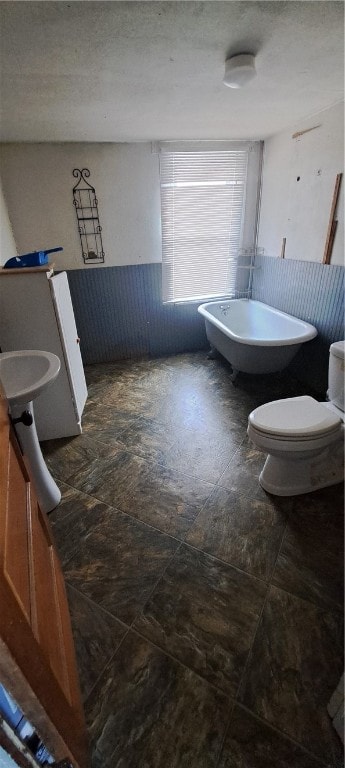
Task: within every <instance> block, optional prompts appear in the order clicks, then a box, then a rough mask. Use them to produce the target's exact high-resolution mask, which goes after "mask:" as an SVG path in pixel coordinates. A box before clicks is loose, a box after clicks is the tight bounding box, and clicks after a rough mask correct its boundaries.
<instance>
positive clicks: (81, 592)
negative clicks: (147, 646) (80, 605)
mask: <svg viewBox="0 0 345 768" xmlns="http://www.w3.org/2000/svg"><path fill="white" fill-rule="evenodd" d="M66 584H68V587H69V589H71V590H72V591H73V592H77V593H78V595H81V597H82V598H83V600H85V601H86V602H87V603H90V605H92V606H94V607H95V608H97V609H98V610H100V611H102V613H105V614H106V615H107V616H109V617H110V618H111V619H113V620H115V621H117V622H118V623H119V624H121V626H122V627H123V628H124V629H130V625H129V624H126V622H125V621H123V619H119V618H118V616H115V614H114V613H111V611H108V609H107V608H103V605H99V603H96V602H95V601H94V600H92V598H91V597H89V596H88V595H85V593H84V592H83V591H82V590H81V589H78V587H76V586H75V585H74V584H72V583H71V582H70V581H68V580H67V579H66Z"/></svg>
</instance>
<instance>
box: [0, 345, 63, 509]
mask: <svg viewBox="0 0 345 768" xmlns="http://www.w3.org/2000/svg"><path fill="white" fill-rule="evenodd" d="M59 370H60V360H59V358H58V357H57V356H56V355H53V354H52V353H51V352H42V351H40V350H31V349H30V350H28V349H25V350H20V351H16V352H2V353H0V380H1V382H2V385H3V388H4V390H5V394H6V397H7V399H8V401H9V404H10V411H11V416H12V419H13V421H14V428H15V430H16V434H17V437H18V440H19V442H20V445H21V448H22V451H23V455H24V457H25V461H26V464H27V467H28V470H29V473H30V477H31V479H32V481H33V484H34V487H35V491H36V494H37V498H38V502H39V505H40V507H41V509H42V512H51V510H52V509H54V508H55V507H56V506H57V505H58V504H59V502H60V500H61V493H60V491H59V489H58V487H57V485H56V483H55V480H53V478H52V476H51V474H50V472H49V470H48V468H47V465H46V463H45V461H44V458H43V456H42V451H41V448H40V444H39V442H38V437H37V432H36V426H35V419H34V411H33V403H32V401H33V400H34V399H35V398H36V397H38V395H40V394H41V392H43V390H45V389H46V387H48V386H49V384H51V383H52V382H53V381H55V379H56V377H57V375H58V373H59ZM25 411H27V412H29V414H31V417H32V420H31V419H30V418H25V416H24V423H23V421H21V417H22V415H23V414H24V412H25ZM25 422H26V423H25Z"/></svg>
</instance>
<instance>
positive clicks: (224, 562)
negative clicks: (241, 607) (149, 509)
mask: <svg viewBox="0 0 345 768" xmlns="http://www.w3.org/2000/svg"><path fill="white" fill-rule="evenodd" d="M65 485H68V483H65ZM69 488H72V489H73V490H74V491H76V492H77V493H80V494H81V495H84V496H87V497H88V498H90V499H92V500H93V501H97V502H98V503H100V504H104V506H106V507H108V509H110V510H112V511H114V512H119V513H120V514H121V515H125V516H126V517H128V518H129V519H130V520H133V522H135V523H138V524H139V525H144V526H145V527H146V528H149V529H151V530H153V531H155V533H159V534H161V535H162V536H167V537H168V538H170V539H172V540H173V541H176V542H177V543H178V545H179V546H178V547H177V549H179V548H180V545H184V546H185V547H188V548H190V549H192V550H195V551H196V552H201V553H202V554H203V555H206V556H207V557H210V558H211V559H212V560H215V561H216V562H217V563H221V564H222V565H225V566H228V567H229V568H233V569H234V570H235V571H237V572H238V573H241V574H242V575H244V576H247V577H248V578H251V579H255V580H256V581H259V582H260V583H261V584H265V585H267V584H269V583H270V582H269V581H268V580H267V579H263V578H261V577H260V576H256V574H254V573H250V572H249V571H245V570H244V569H243V568H240V567H239V566H238V565H235V564H234V563H229V562H228V561H227V560H222V558H220V557H217V555H214V554H212V553H211V552H208V551H207V550H205V549H201V548H199V547H196V546H195V545H194V544H190V543H189V542H188V541H186V539H185V538H184V539H182V538H181V539H178V538H177V536H176V535H173V534H172V533H167V532H166V531H162V530H161V529H160V528H156V527H155V526H154V525H152V524H151V523H147V522H145V521H144V520H141V519H140V518H139V517H134V515H131V514H130V512H125V511H124V510H122V509H121V508H120V507H114V506H112V505H111V504H107V503H106V502H104V501H101V500H100V499H98V498H97V497H96V496H91V494H87V493H85V491H79V490H78V488H75V486H69ZM211 493H213V491H211ZM245 498H246V497H245ZM207 501H208V499H207V500H206V501H205V502H204V504H203V506H202V507H201V508H200V512H202V511H203V510H204V507H205V506H206V504H207ZM200 512H199V511H198V514H197V517H196V518H195V520H194V521H193V523H192V524H191V527H190V528H189V529H188V531H186V533H185V535H186V536H187V535H188V534H189V532H190V531H191V530H192V527H193V525H194V523H195V522H196V520H197V518H198V517H199V513H200ZM71 514H73V511H72V512H70V513H69V514H68V515H66V516H65V517H64V518H63V520H66V519H68V518H69V516H70V515H71ZM61 522H62V521H61ZM58 524H59V521H57V522H55V523H54V524H53V525H54V528H55V526H57V525H58ZM99 525H101V523H98V524H97V525H96V526H95V529H96V528H98V526H99ZM73 556H74V554H72V555H71V556H70V557H69V558H68V560H67V561H66V562H65V565H64V567H65V566H66V565H67V564H69V562H70V560H71V559H72V557H73ZM284 591H287V590H284ZM289 594H290V593H289ZM291 594H292V593H291ZM297 597H298V595H297Z"/></svg>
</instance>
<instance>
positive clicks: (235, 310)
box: [198, 299, 317, 375]
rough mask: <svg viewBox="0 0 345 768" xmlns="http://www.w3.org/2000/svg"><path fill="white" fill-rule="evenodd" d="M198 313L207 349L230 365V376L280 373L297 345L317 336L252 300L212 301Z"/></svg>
mask: <svg viewBox="0 0 345 768" xmlns="http://www.w3.org/2000/svg"><path fill="white" fill-rule="evenodd" d="M198 312H200V314H201V315H203V317H204V318H205V323H206V334H207V338H208V340H209V342H210V344H211V347H212V348H215V349H217V350H218V352H220V353H221V354H222V355H223V356H224V357H225V358H226V359H227V360H228V361H229V363H231V365H232V368H233V374H234V375H236V373H237V372H238V371H243V373H274V372H276V371H281V370H283V368H285V367H286V366H287V365H288V364H289V363H290V362H291V360H292V358H293V357H294V356H295V354H296V352H298V350H299V348H300V346H301V344H303V343H304V342H305V341H309V339H313V338H314V337H315V336H317V330H316V328H314V326H313V325H310V323H305V322H304V321H303V320H299V319H298V318H297V317H292V315H287V314H286V313H285V312H280V310H278V309H274V307H269V306H268V304H263V303H262V302H261V301H254V300H253V299H230V300H225V301H212V302H209V303H207V304H201V305H200V307H198Z"/></svg>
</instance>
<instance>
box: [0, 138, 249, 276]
mask: <svg viewBox="0 0 345 768" xmlns="http://www.w3.org/2000/svg"><path fill="white" fill-rule="evenodd" d="M217 146H218V145H217ZM240 146H242V145H240ZM203 148H205V147H204V146H203ZM210 148H211V147H210ZM212 148H214V143H213V145H212ZM260 160H261V144H260V142H254V143H251V144H250V151H249V158H248V180H250V181H249V183H248V189H247V195H246V203H245V217H244V231H243V241H244V244H245V245H251V244H252V243H253V241H254V236H255V221H256V206H257V188H258V177H259V169H260ZM1 164H2V177H3V184H4V190H5V193H6V202H7V206H8V211H9V215H10V218H11V221H12V225H13V230H14V233H15V237H16V242H17V245H18V249H19V252H20V253H25V252H28V251H32V250H36V249H40V248H41V249H42V248H47V247H53V246H56V245H62V246H63V248H64V251H63V253H61V254H56V255H55V256H54V262H55V264H56V268H57V269H84V268H86V269H89V270H90V269H97V268H98V267H99V266H101V267H113V266H124V265H132V264H150V263H152V262H153V263H157V262H160V261H161V260H162V248H161V223H160V222H161V210H160V187H159V156H158V154H157V147H156V145H155V146H154V149H153V150H152V148H151V144H149V143H144V144H111V143H108V144H97V143H95V144H87V143H85V144H77V143H76V144H69V143H66V144H2V145H1ZM74 168H79V169H81V168H88V169H89V170H90V173H91V175H90V178H89V182H90V183H91V184H92V185H93V186H94V187H95V189H96V194H97V199H98V211H99V217H100V224H101V226H102V240H103V248H104V252H105V263H104V265H99V264H93V265H92V264H87V265H84V262H83V259H82V255H81V246H80V240H79V235H78V230H77V222H76V214H75V209H74V206H73V197H72V190H73V186H74V184H75V183H76V179H75V178H73V175H72V172H73V169H74ZM241 289H243V286H242V285H241Z"/></svg>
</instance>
